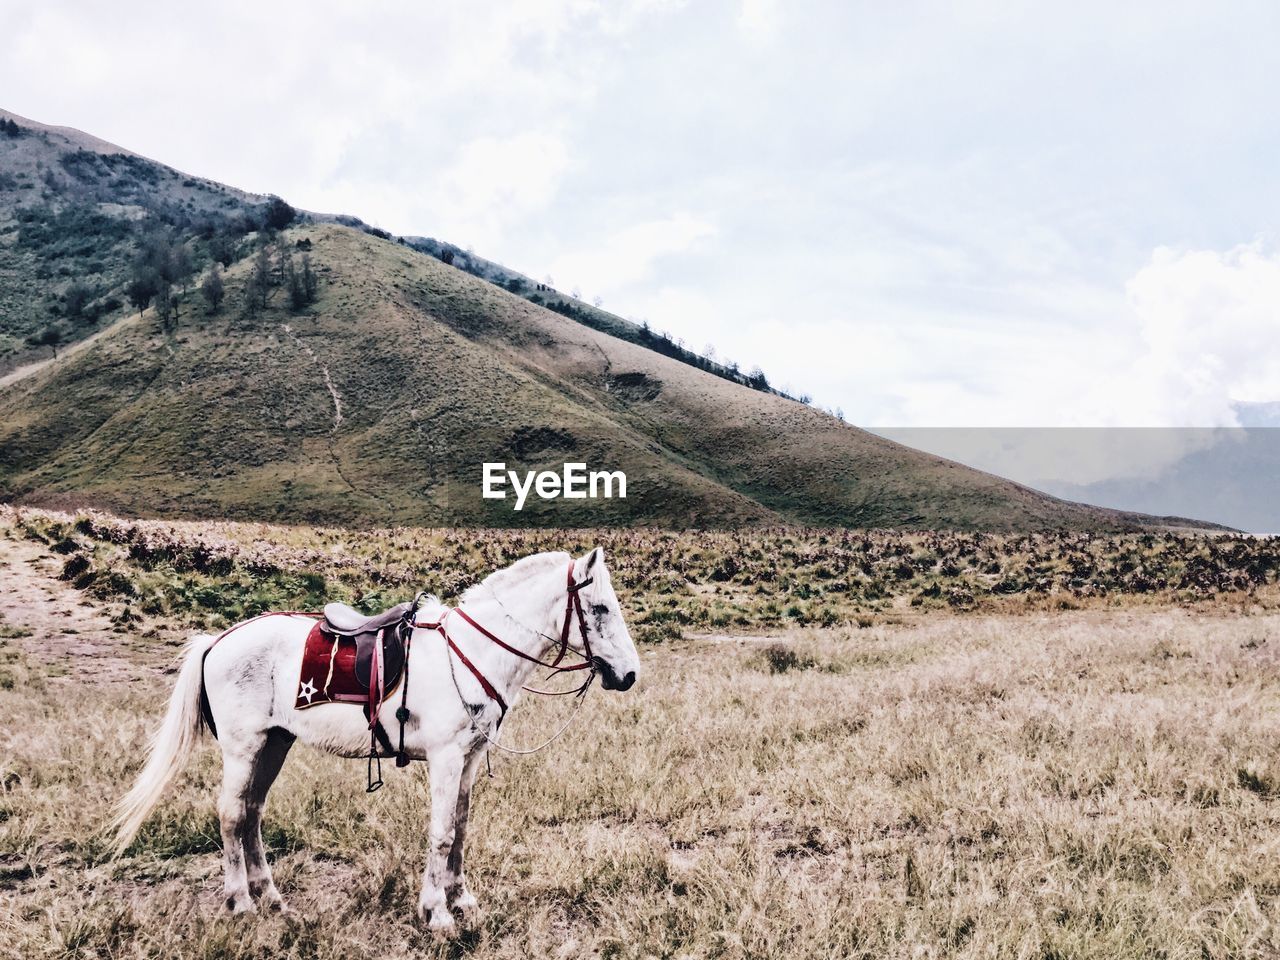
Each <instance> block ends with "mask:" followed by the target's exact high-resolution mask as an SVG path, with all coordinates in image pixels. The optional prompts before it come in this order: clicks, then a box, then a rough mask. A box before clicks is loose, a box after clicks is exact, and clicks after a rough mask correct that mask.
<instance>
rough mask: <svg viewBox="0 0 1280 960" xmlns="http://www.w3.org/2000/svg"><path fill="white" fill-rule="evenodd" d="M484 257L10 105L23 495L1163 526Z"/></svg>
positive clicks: (659, 516)
mask: <svg viewBox="0 0 1280 960" xmlns="http://www.w3.org/2000/svg"><path fill="white" fill-rule="evenodd" d="M290 223H291V224H294V225H293V226H292V227H289V229H287V230H286V231H285V232H279V228H281V227H284V226H286V225H288V224H290ZM451 254H452V255H451ZM458 254H460V251H457V249H456V248H452V247H450V246H449V245H447V244H442V243H439V242H437V241H431V240H427V239H425V238H401V239H400V240H399V241H398V242H397V240H396V239H395V238H391V237H388V236H387V235H386V234H383V233H382V232H381V231H377V230H373V229H372V228H369V227H367V226H365V225H364V224H362V223H361V222H360V221H359V220H357V219H355V218H353V217H332V216H326V215H320V214H305V213H296V212H295V211H293V210H292V208H289V207H288V205H287V204H283V203H282V202H281V201H279V200H276V199H274V198H270V197H264V196H255V195H250V194H246V193H243V192H242V191H238V190H235V189H233V188H230V187H225V186H222V185H221V184H216V183H213V182H211V181H207V180H202V179H200V178H196V177H189V176H187V175H185V174H183V173H180V172H178V171H176V170H173V169H171V168H169V167H165V166H163V165H161V164H157V163H154V162H153V161H150V160H147V159H145V158H142V157H138V156H136V155H134V154H132V153H129V152H128V151H125V150H123V149H121V148H119V147H115V146H113V145H111V144H107V143H105V142H103V141H101V140H97V139H96V138H93V137H91V136H88V135H87V134H83V133H80V132H79V131H75V130H70V129H67V128H61V127H49V126H45V125H42V124H38V123H34V122H33V121H30V120H26V119H24V118H20V117H16V116H14V115H12V114H5V113H3V112H0V497H2V498H4V499H8V500H19V501H23V502H31V503H42V504H57V505H81V504H94V505H99V506H104V507H109V508H112V509H116V510H119V511H124V512H129V513H135V514H145V515H163V516H183V517H214V516H217V517H233V518H247V519H267V520H280V521H306V522H318V523H340V524H352V525H365V526H368V525H382V524H416V525H466V524H479V525H493V526H524V525H559V526H588V525H589V526H602V525H612V524H629V525H634V524H652V525H664V526H680V527H685V526H738V525H761V524H796V523H801V524H814V525H834V526H855V527H903V528H939V527H948V528H957V529H1014V530H1041V529H1051V528H1073V529H1117V528H1123V527H1131V526H1143V525H1148V524H1150V523H1154V522H1156V521H1154V520H1152V519H1151V518H1144V517H1140V516H1137V515H1129V514H1119V513H1115V512H1112V511H1105V510H1099V509H1094V508H1091V507H1084V506H1080V505H1077V504H1071V503H1067V502H1064V501H1061V500H1056V499H1054V498H1052V497H1048V496H1045V495H1043V494H1040V493H1037V492H1035V491H1032V490H1028V489H1026V488H1024V487H1021V486H1018V485H1016V484H1013V483H1010V482H1008V481H1005V480H1001V479H998V478H996V477H992V476H989V475H986V474H983V473H980V472H977V471H974V470H970V469H968V468H965V467H962V466H960V465H958V464H955V463H952V462H949V461H945V460H941V459H939V458H937V457H933V456H930V455H926V454H922V453H919V452H916V451H913V450H910V449H908V448H906V447H902V446H900V445H897V444H894V443H892V442H891V441H888V440H885V439H882V438H880V437H876V436H873V435H871V434H868V433H866V432H864V431H862V430H858V429H856V428H854V427H851V426H849V425H847V424H845V423H843V422H841V421H839V420H837V419H835V418H833V417H831V416H828V415H827V414H825V413H822V412H821V411H817V410H814V409H811V408H810V407H808V406H806V405H805V404H802V403H798V402H796V401H794V400H791V399H789V398H787V397H784V396H780V395H778V394H775V393H773V392H772V391H770V390H769V389H768V387H767V384H766V383H764V382H763V378H760V379H755V378H752V377H750V376H747V375H744V374H742V373H741V372H740V371H737V370H736V368H728V367H722V366H719V365H716V364H711V363H709V362H708V361H705V360H704V359H703V358H700V357H697V356H696V355H692V354H687V355H686V353H685V352H683V351H680V350H677V349H675V348H674V345H673V344H672V343H671V342H670V341H669V340H665V339H664V338H662V337H659V336H656V335H653V334H651V333H650V332H649V331H648V330H647V329H644V328H641V327H637V326H636V325H634V324H630V323H628V322H627V321H624V320H621V318H618V317H614V316H613V315H611V314H608V313H606V312H604V311H601V310H598V309H596V308H593V307H588V306H587V305H585V304H581V303H579V302H578V301H576V300H573V299H572V298H565V297H564V295H562V294H559V293H558V292H556V291H554V290H548V289H546V288H540V286H539V285H538V284H536V283H534V282H533V281H530V280H529V279H528V278H524V277H521V275H519V274H516V273H514V272H512V271H509V270H507V269H506V268H503V267H501V266H500V265H497V264H493V263H490V262H489V261H484V260H481V259H480V258H477V257H475V256H474V255H470V254H467V255H465V256H461V257H460V256H458ZM450 261H453V262H450ZM215 269H216V270H219V271H221V270H223V269H225V278H224V288H225V297H224V299H223V300H221V301H220V302H213V303H210V302H209V301H206V300H205V298H204V297H202V296H201V294H200V289H199V288H200V285H201V284H202V283H203V281H204V279H205V278H207V277H208V276H209V275H210V272H211V271H213V270H215ZM143 281H145V283H144V284H143V286H145V288H146V289H145V290H144V291H143V293H144V295H142V296H139V295H137V292H136V290H137V288H138V285H139V284H140V283H142V282H143ZM161 291H163V292H161ZM146 304H154V305H152V306H150V307H148V308H147V309H145V311H142V312H139V307H140V306H145V305H146ZM50 331H53V334H52V336H49V335H48V334H49V332H50ZM67 344H75V346H72V347H70V348H69V349H68V348H67ZM59 345H61V346H62V347H63V348H64V349H63V351H62V354H61V356H59V357H57V358H56V359H54V358H53V357H52V354H53V353H54V351H55V349H56V348H57V347H58V346H59ZM41 358H43V359H41ZM32 361H37V362H36V364H34V365H33V364H32ZM22 364H26V366H21V365H22ZM15 368H18V369H16V370H15ZM6 374H7V375H6ZM488 461H504V462H506V463H507V465H508V467H510V468H513V469H519V470H521V471H522V472H523V471H524V470H526V469H542V468H546V469H556V470H558V469H559V468H560V465H561V464H563V463H564V462H566V461H581V462H585V463H586V464H588V466H589V468H590V469H598V470H608V471H623V472H624V473H625V474H626V477H627V497H626V498H625V499H622V498H615V499H595V500H566V499H555V500H542V499H539V498H537V497H530V499H529V500H528V502H527V503H526V505H525V507H524V509H523V510H521V511H519V512H516V511H514V510H513V509H512V506H513V503H514V499H510V498H509V499H507V500H486V499H483V498H482V497H481V465H482V464H483V463H485V462H488Z"/></svg>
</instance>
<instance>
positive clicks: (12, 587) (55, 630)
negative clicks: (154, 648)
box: [0, 517, 177, 683]
mask: <svg viewBox="0 0 1280 960" xmlns="http://www.w3.org/2000/svg"><path fill="white" fill-rule="evenodd" d="M61 571H62V560H61V558H59V557H58V556H56V555H55V554H53V553H51V552H50V551H49V550H48V548H47V547H45V546H44V545H43V544H39V543H35V542H33V541H31V540H27V539H24V538H23V537H22V536H21V535H20V534H19V533H18V532H17V531H15V530H14V529H13V528H12V527H11V526H8V525H7V524H6V523H5V521H4V518H3V517H0V597H3V598H4V604H3V606H2V607H0V636H3V637H4V638H5V639H6V640H7V641H8V642H10V643H12V644H13V645H14V646H15V647H17V648H18V649H20V650H22V651H23V652H24V653H26V654H27V655H28V656H30V657H32V658H33V659H36V660H39V661H40V662H42V663H44V664H46V665H47V666H51V667H52V669H51V670H50V671H49V679H50V681H51V682H55V683H59V682H60V683H113V682H132V681H136V680H138V679H139V678H140V676H141V675H142V674H144V673H151V672H153V671H152V670H151V669H148V668H147V667H144V666H142V665H141V664H140V659H141V658H139V657H138V655H137V652H136V651H135V650H131V649H130V645H131V644H133V643H135V642H136V641H137V639H138V637H139V634H140V632H141V631H140V629H139V628H138V627H136V626H135V627H130V628H121V627H118V626H117V625H116V624H115V623H113V622H112V612H111V610H110V609H108V608H107V607H106V606H105V605H103V604H99V603H95V602H94V601H93V600H91V599H90V598H88V597H86V596H85V594H83V593H81V592H80V591H79V590H77V589H76V588H75V587H73V586H72V585H71V584H69V583H67V582H66V581H64V580H61V579H59V574H60V573H61ZM160 633H161V631H156V630H154V628H153V630H152V631H149V635H150V636H159V635H160ZM171 633H172V631H164V636H163V638H162V639H167V640H173V641H176V639H177V638H176V636H170V635H169V634H171Z"/></svg>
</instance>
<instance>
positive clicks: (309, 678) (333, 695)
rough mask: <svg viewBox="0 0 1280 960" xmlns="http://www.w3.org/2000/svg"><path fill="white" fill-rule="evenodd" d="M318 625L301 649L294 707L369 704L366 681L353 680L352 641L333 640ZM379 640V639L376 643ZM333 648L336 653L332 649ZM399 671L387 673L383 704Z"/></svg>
mask: <svg viewBox="0 0 1280 960" xmlns="http://www.w3.org/2000/svg"><path fill="white" fill-rule="evenodd" d="M322 626H323V623H322V622H318V623H316V625H315V626H314V627H312V628H311V632H310V633H308V634H307V642H306V645H305V646H304V647H303V649H302V669H301V671H300V672H299V675H298V695H297V698H296V700H295V701H294V707H295V708H296V709H298V710H305V709H306V708H307V707H314V706H315V705H316V704H318V703H362V704H367V703H368V702H369V684H368V681H367V680H366V682H364V683H361V682H360V681H358V680H357V679H356V642H355V640H353V639H351V638H349V637H335V636H334V635H333V634H330V633H327V632H326V631H325V630H323V629H322ZM380 640H381V638H379V642H380ZM335 646H336V648H337V649H336V650H335V649H334V648H335ZM399 681H400V676H399V672H398V671H397V672H396V673H394V674H393V673H388V674H387V677H386V683H387V686H386V690H385V691H384V693H383V702H384V703H385V702H386V700H387V699H388V698H390V696H391V694H392V693H393V692H394V691H395V688H396V687H397V686H398V685H399Z"/></svg>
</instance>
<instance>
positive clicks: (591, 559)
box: [582, 547, 604, 573]
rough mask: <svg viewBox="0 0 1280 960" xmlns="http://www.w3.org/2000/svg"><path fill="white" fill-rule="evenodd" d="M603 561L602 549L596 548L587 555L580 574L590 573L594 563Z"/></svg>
mask: <svg viewBox="0 0 1280 960" xmlns="http://www.w3.org/2000/svg"><path fill="white" fill-rule="evenodd" d="M603 559H604V547H596V548H595V549H594V550H592V551H591V552H590V553H589V554H587V559H586V562H585V563H584V564H583V566H582V572H583V573H590V572H591V568H592V567H594V566H595V565H596V561H597V560H603Z"/></svg>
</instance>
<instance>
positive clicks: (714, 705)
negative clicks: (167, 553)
mask: <svg viewBox="0 0 1280 960" xmlns="http://www.w3.org/2000/svg"><path fill="white" fill-rule="evenodd" d="M3 642H4V643H5V644H6V645H7V646H6V649H7V650H8V651H9V652H10V656H12V655H13V654H12V651H13V649H14V645H15V644H19V643H23V642H24V641H22V640H18V639H11V640H5V641H3ZM773 642H774V643H775V644H779V643H780V644H782V645H783V647H785V648H786V649H789V650H790V651H791V652H792V653H794V655H795V656H794V657H786V656H782V655H781V654H780V652H779V650H778V649H772V650H771V649H770V648H769V646H768V644H766V643H762V642H758V641H752V640H740V641H739V640H734V641H725V642H710V641H702V642H684V643H676V644H668V645H665V646H662V647H658V648H649V649H646V650H645V651H644V654H643V655H644V657H645V661H646V671H647V673H646V676H645V677H644V679H643V682H642V683H641V685H640V686H639V687H638V688H636V690H635V691H634V692H633V693H631V694H628V695H599V696H595V697H593V698H592V700H591V701H590V702H589V704H588V707H587V709H586V711H585V712H584V715H583V719H582V721H581V725H580V726H579V727H578V728H577V732H576V735H575V736H573V737H571V738H570V739H568V740H566V741H563V742H561V743H560V744H558V745H557V746H555V747H554V748H553V749H551V750H549V751H548V752H546V753H545V754H543V755H540V756H538V757H535V758H532V759H528V760H521V761H510V760H508V759H507V758H505V757H503V758H499V759H498V760H497V761H496V762H495V773H496V779H494V780H492V781H485V782H483V783H482V784H481V786H480V788H479V790H478V795H477V799H476V810H475V815H474V818H473V823H474V824H475V829H474V833H473V837H472V838H471V840H470V843H469V857H470V875H471V878H472V886H473V888H474V889H475V890H476V891H477V893H478V895H479V896H480V897H481V899H482V904H483V906H484V907H485V913H484V915H483V917H482V919H481V920H480V921H479V923H478V924H477V925H476V926H475V927H473V928H471V929H470V930H468V931H467V932H466V933H465V934H464V936H463V937H462V938H461V939H460V940H459V941H458V942H456V943H453V944H447V945H436V944H433V943H432V942H431V941H430V940H429V939H428V938H427V936H426V935H425V933H424V932H423V931H422V930H421V929H419V927H418V926H417V924H416V923H414V922H413V921H412V920H411V919H410V917H411V914H412V906H413V903H414V899H415V896H416V890H417V883H418V872H419V870H420V861H421V857H422V852H423V829H424V824H425V822H426V818H427V795H426V790H425V777H424V776H423V773H424V771H422V770H421V769H415V770H414V771H413V772H412V773H409V774H406V773H404V772H397V773H395V774H394V775H393V776H392V778H391V780H390V783H389V785H388V786H387V788H386V789H385V790H384V791H382V792H381V793H380V794H378V795H376V796H374V797H371V798H366V797H365V796H364V795H363V792H362V783H363V781H362V777H363V771H362V770H361V769H359V765H358V764H353V763H348V762H342V761H337V760H333V759H331V758H328V757H324V756H320V755H318V754H316V753H313V752H310V751H308V750H305V749H301V750H298V751H297V752H296V754H295V755H294V756H293V757H292V758H291V760H290V763H289V765H288V766H287V767H286V770H285V773H284V775H283V777H282V780H281V782H280V784H279V785H278V786H277V789H276V791H275V792H274V793H273V795H272V799H271V803H270V806H269V811H268V819H269V823H270V837H269V842H270V844H271V846H272V848H273V850H274V860H275V864H276V868H275V869H276V876H277V881H278V882H279V884H280V886H281V888H282V890H283V891H284V893H285V896H286V898H288V899H290V901H291V903H292V906H293V907H294V909H295V911H296V913H295V915H294V916H292V917H288V918H279V917H264V918H259V919H232V918H226V917H223V916H221V915H220V914H219V912H218V899H219V897H218V893H217V891H218V889H219V886H220V876H219V869H220V868H219V862H218V857H217V853H216V849H217V842H216V839H215V837H216V831H215V826H214V817H213V795H214V787H215V784H216V781H217V770H218V765H217V759H216V754H215V752H214V751H213V749H211V748H205V749H203V750H202V751H201V755H200V758H199V762H198V763H197V764H196V765H194V767H193V769H192V770H191V771H189V772H188V774H187V775H186V776H185V777H183V778H182V780H181V781H180V786H179V787H178V788H177V790H176V791H175V792H174V794H173V795H172V796H171V797H170V799H169V800H168V802H166V803H165V804H164V806H163V809H162V811H161V816H159V817H157V818H155V819H153V821H152V822H151V824H150V825H149V827H148V828H147V830H146V831H145V833H144V834H143V837H142V839H141V840H140V842H139V844H138V845H137V846H136V847H135V848H134V851H133V853H132V854H131V855H130V856H129V857H127V858H126V859H124V860H122V861H120V862H118V863H115V864H109V863H104V862H102V860H101V857H102V851H103V846H102V844H101V843H100V842H99V841H98V840H96V839H95V836H94V830H95V828H96V827H97V826H98V824H100V823H101V822H102V821H103V819H104V817H105V813H106V805H107V803H108V802H109V801H110V800H111V799H112V798H113V797H115V796H116V795H117V794H118V793H119V792H120V790H121V788H122V785H123V784H124V782H125V780H126V779H127V777H128V776H129V774H130V773H131V772H132V770H133V769H134V768H135V766H136V764H137V761H138V757H139V753H140V750H141V749H142V744H143V740H144V737H145V734H146V731H147V729H148V728H149V726H150V724H151V722H152V719H153V716H154V714H156V713H157V707H158V705H157V704H156V703H155V702H154V700H153V699H152V697H154V696H155V694H156V693H157V692H158V691H160V690H161V689H162V687H163V686H164V685H165V683H166V682H167V681H166V680H165V678H162V677H157V676H155V675H154V673H152V674H149V675H148V676H147V679H145V680H144V681H143V682H140V683H134V684H117V685H102V686H85V685H79V686H75V685H72V684H71V683H70V682H69V681H65V680H58V679H46V678H44V677H43V676H42V673H43V672H44V668H43V667H42V666H41V665H40V664H39V663H38V662H35V661H32V660H31V659H30V658H25V665H26V668H27V669H28V670H29V672H30V673H31V677H32V678H31V680H30V682H29V684H27V685H23V686H21V687H20V688H18V689H12V690H6V691H3V693H0V730H2V731H3V733H2V734H0V756H3V757H4V758H5V759H4V761H3V765H4V770H3V773H2V774H0V779H3V783H4V791H5V792H4V794H3V814H2V815H0V819H2V820H3V822H2V823H0V889H2V890H3V898H4V899H3V901H2V902H3V913H0V916H2V917H4V919H3V920H2V921H0V923H3V927H4V929H3V931H2V934H0V943H3V950H4V951H5V952H7V953H8V954H9V955H12V956H15V957H16V956H23V957H29V956H37V955H41V956H43V955H49V956H72V955H75V956H112V957H133V956H165V957H173V956H207V957H259V956H263V957H266V956H273V957H274V956H287V957H326V958H327V957H335V958H336V957H349V956H365V955H375V954H376V955H380V956H390V957H399V956H409V955H419V954H423V953H425V954H427V955H455V956H462V955H466V956H475V957H528V956H536V957H542V956H565V957H569V956H587V955H600V956H619V957H642V956H697V957H701V956H723V957H747V956H765V957H783V956H785V957H788V958H797V957H828V956H867V957H884V956H913V957H915V956H924V957H934V956H972V957H977V956H984V957H985V956H1008V957H1030V956H1036V957H1065V956H1089V957H1135V956H1167V957H1244V956H1271V955H1274V954H1275V951H1276V949H1277V948H1280V932H1277V929H1276V927H1275V926H1274V923H1275V920H1276V916H1277V900H1276V898H1277V895H1278V894H1280V843H1278V842H1277V836H1280V834H1277V822H1276V821H1277V806H1276V801H1277V796H1280V763H1277V762H1276V760H1275V757H1274V719H1273V718H1274V716H1275V715H1276V708H1277V706H1280V704H1277V692H1278V690H1280V687H1278V686H1277V680H1278V679H1280V670H1278V664H1277V660H1278V659H1280V616H1277V615H1276V614H1272V613H1262V612H1253V613H1247V612H1246V613H1237V614H1226V613H1221V612H1219V613H1211V612H1188V611H1184V610H1174V609H1159V608H1144V609H1140V610H1131V611H1126V610H1111V611H1074V612H1062V613H1057V614H1052V615H1049V614H1032V615H1026V616H1022V617H986V616H983V617H979V616H971V617H968V618H961V617H956V616H952V615H948V614H944V613H937V614H934V615H932V616H930V617H927V618H922V619H920V620H919V621H917V622H916V623H914V624H911V625H903V626H880V627H875V628H872V629H867V630H818V629H810V630H793V631H791V632H789V633H785V634H783V635H780V637H778V638H775V639H774V641H773ZM167 656H168V651H167V650H153V651H150V652H149V653H148V654H144V655H143V656H142V657H141V659H142V660H143V661H150V662H156V661H158V660H162V659H164V658H166V657H167ZM779 662H786V663H787V666H786V667H785V668H784V669H781V670H779V669H777V668H776V664H777V663H779ZM144 669H145V668H141V667H140V672H142V671H143V670H144ZM560 707H561V705H559V704H556V705H552V706H551V707H549V708H548V707H546V706H545V705H544V704H541V703H539V704H526V705H525V706H524V707H522V709H521V711H520V712H519V713H517V714H516V716H515V718H514V720H515V722H514V723H513V724H512V728H511V730H510V731H509V735H510V736H512V737H513V738H517V739H521V740H528V739H531V738H532V737H533V736H534V735H535V734H536V732H537V728H538V727H539V726H545V725H547V724H549V723H550V722H551V718H550V713H552V712H554V711H555V710H556V709H559V708H560ZM72 729H74V730H76V731H77V732H78V734H77V736H75V737H71V736H66V735H65V732H66V731H68V730H72Z"/></svg>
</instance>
